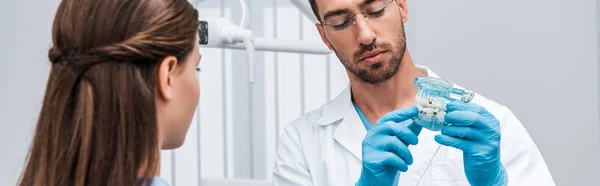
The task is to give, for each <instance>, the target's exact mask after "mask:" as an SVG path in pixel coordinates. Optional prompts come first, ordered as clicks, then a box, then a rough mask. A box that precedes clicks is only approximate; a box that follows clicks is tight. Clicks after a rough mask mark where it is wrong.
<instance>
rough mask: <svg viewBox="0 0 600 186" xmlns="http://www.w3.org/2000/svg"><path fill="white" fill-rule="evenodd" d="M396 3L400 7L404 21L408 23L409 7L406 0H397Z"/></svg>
mask: <svg viewBox="0 0 600 186" xmlns="http://www.w3.org/2000/svg"><path fill="white" fill-rule="evenodd" d="M396 4H397V5H398V7H399V8H400V15H402V23H406V22H407V21H408V7H407V6H406V0H396Z"/></svg>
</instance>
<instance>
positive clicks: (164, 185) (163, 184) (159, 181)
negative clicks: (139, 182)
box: [150, 177, 171, 186]
mask: <svg viewBox="0 0 600 186" xmlns="http://www.w3.org/2000/svg"><path fill="white" fill-rule="evenodd" d="M170 185H171V184H169V182H167V180H165V179H163V178H161V177H154V178H152V184H151V185H150V186H170Z"/></svg>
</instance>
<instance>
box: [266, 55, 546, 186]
mask: <svg viewBox="0 0 600 186" xmlns="http://www.w3.org/2000/svg"><path fill="white" fill-rule="evenodd" d="M419 69H420V70H421V71H423V72H427V74H428V75H429V76H432V77H438V76H437V75H436V74H435V73H434V72H432V71H431V70H429V69H428V68H426V67H421V66H419ZM455 86H456V87H459V86H457V85H455ZM472 102H473V103H476V104H479V105H481V106H483V107H485V108H486V109H487V110H488V111H490V112H491V113H492V114H493V115H494V116H495V117H496V118H497V119H498V120H499V121H500V123H501V124H500V129H501V135H502V138H501V142H500V143H501V147H500V150H501V161H502V163H503V165H504V166H505V167H506V169H507V172H508V179H509V184H508V185H510V186H532V185H535V186H554V185H555V184H554V181H553V180H552V177H551V175H550V172H549V171H548V168H547V166H546V163H545V162H544V159H543V158H542V155H541V154H540V152H539V150H538V148H537V147H536V145H535V144H534V142H533V140H532V139H531V137H530V136H529V134H528V133H527V131H526V130H525V128H524V127H523V125H522V124H521V122H520V121H519V120H518V119H517V117H515V115H514V114H513V113H512V112H511V111H510V110H509V109H508V108H507V107H505V106H502V105H500V104H498V103H496V102H494V101H492V100H489V99H486V98H485V97H483V96H481V95H479V94H475V97H474V98H473V100H472ZM366 134H367V131H366V129H365V127H364V125H363V124H362V123H361V120H360V118H359V116H358V114H357V112H356V110H355V109H354V107H353V106H352V102H351V98H350V88H349V87H348V88H346V90H344V91H343V92H342V93H341V94H340V95H339V96H338V97H337V98H336V99H334V100H332V101H331V102H329V103H326V104H324V105H323V106H322V107H321V108H320V109H318V110H314V111H311V112H309V113H307V114H306V115H304V116H302V117H301V118H299V119H298V120H296V121H294V122H292V123H290V124H288V125H287V126H286V127H285V129H284V131H283V133H282V134H281V138H280V141H279V142H280V143H279V145H278V147H277V155H276V160H275V167H274V168H273V182H274V184H275V185H276V186H280V185H299V186H309V185H315V186H337V185H354V184H355V183H356V181H357V180H358V178H359V177H360V172H361V168H362V163H361V159H362V154H361V153H362V141H363V139H364V137H365V135H366ZM436 134H439V132H434V131H430V130H427V129H423V130H422V131H421V134H420V135H419V136H418V138H419V143H418V144H417V145H415V146H409V149H410V151H411V153H412V155H413V158H414V163H413V164H412V165H410V166H409V167H408V171H407V172H404V173H401V174H400V179H399V182H398V185H402V186H430V185H431V186H455V185H469V182H468V181H467V178H466V176H465V173H464V167H463V156H462V151H460V150H457V149H454V148H452V147H446V146H441V145H440V144H438V143H437V142H435V140H434V136H435V135H436Z"/></svg>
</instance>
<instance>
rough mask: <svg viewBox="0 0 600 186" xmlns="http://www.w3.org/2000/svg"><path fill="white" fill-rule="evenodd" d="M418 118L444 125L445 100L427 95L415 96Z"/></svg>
mask: <svg viewBox="0 0 600 186" xmlns="http://www.w3.org/2000/svg"><path fill="white" fill-rule="evenodd" d="M416 101H417V104H416V105H417V108H418V109H419V115H418V117H419V118H420V119H421V120H425V121H429V122H432V123H433V124H444V116H445V115H446V102H447V101H446V100H445V99H440V98H437V97H432V96H429V95H424V94H421V95H419V96H417V99H416Z"/></svg>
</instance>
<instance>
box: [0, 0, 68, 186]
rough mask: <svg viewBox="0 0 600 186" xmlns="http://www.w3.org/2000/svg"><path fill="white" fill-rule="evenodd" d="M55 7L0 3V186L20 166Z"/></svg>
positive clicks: (40, 1)
mask: <svg viewBox="0 0 600 186" xmlns="http://www.w3.org/2000/svg"><path fill="white" fill-rule="evenodd" d="M58 2H59V0H30V1H21V0H9V1H1V2H0V25H2V29H0V54H1V56H2V63H1V68H0V87H1V88H0V89H1V91H0V149H1V150H0V151H1V152H2V153H0V165H1V166H0V185H14V183H16V181H17V178H18V176H19V174H20V170H21V167H22V166H23V161H24V159H25V155H26V153H27V148H28V142H29V139H30V136H31V131H32V130H33V125H34V123H35V121H36V118H37V114H38V111H39V108H40V105H41V101H42V96H43V93H44V89H45V84H46V78H47V76H48V70H49V63H50V62H49V61H48V49H50V48H49V47H50V46H51V41H50V40H51V37H50V33H51V28H52V20H53V19H54V13H55V11H56V8H57V7H58ZM33 5H35V6H33Z"/></svg>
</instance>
